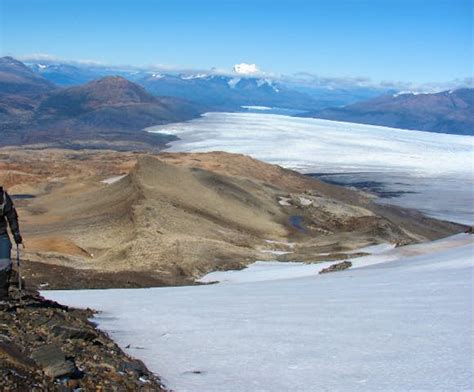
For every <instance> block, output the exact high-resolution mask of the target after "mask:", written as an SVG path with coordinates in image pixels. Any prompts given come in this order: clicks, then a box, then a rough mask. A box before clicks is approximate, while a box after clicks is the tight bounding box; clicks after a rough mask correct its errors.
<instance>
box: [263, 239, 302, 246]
mask: <svg viewBox="0 0 474 392" xmlns="http://www.w3.org/2000/svg"><path fill="white" fill-rule="evenodd" d="M265 242H266V243H267V244H278V245H285V246H288V247H290V248H294V246H295V245H296V242H284V241H275V240H265Z"/></svg>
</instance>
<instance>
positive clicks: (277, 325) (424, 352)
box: [42, 234, 474, 392]
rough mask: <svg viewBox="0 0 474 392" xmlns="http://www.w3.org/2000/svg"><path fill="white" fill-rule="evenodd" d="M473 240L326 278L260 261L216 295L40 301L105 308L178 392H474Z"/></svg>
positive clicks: (230, 277)
mask: <svg viewBox="0 0 474 392" xmlns="http://www.w3.org/2000/svg"><path fill="white" fill-rule="evenodd" d="M473 238H474V237H473V236H472V235H468V234H460V235H457V236H453V237H450V238H446V239H443V240H439V241H435V242H431V243H427V244H418V245H412V246H407V247H400V248H391V247H386V248H378V249H374V252H375V253H374V254H373V255H371V256H367V258H369V259H366V261H365V262H364V261H363V260H361V259H353V260H352V261H353V262H354V263H355V267H356V268H351V269H349V270H346V271H343V272H336V273H330V274H324V275H318V274H317V272H318V270H319V268H320V267H321V265H312V266H305V265H298V264H292V263H258V264H257V265H255V266H253V267H251V268H248V269H245V270H242V271H229V272H221V273H219V274H220V275H219V276H218V278H219V280H221V281H223V283H218V284H213V285H205V286H193V287H179V288H151V289H110V290H80V291H47V292H43V293H42V294H43V295H45V296H46V297H47V298H49V299H53V300H55V301H59V302H61V303H64V304H67V305H70V306H76V307H91V308H94V309H97V310H99V311H100V313H99V314H97V315H96V317H95V318H94V321H95V322H96V323H98V325H99V327H100V328H101V329H103V330H105V331H106V332H108V333H109V334H110V335H111V337H112V338H113V339H114V340H115V341H116V342H117V343H118V344H119V345H120V346H121V347H122V348H123V349H124V350H125V351H126V352H128V353H129V354H131V355H133V356H135V357H137V358H140V359H142V360H143V361H144V362H145V363H146V365H147V366H148V367H149V368H150V369H151V370H152V371H154V372H156V373H157V374H158V375H160V376H161V377H162V380H163V382H164V383H165V385H166V386H167V387H168V388H171V389H173V390H176V391H178V392H201V391H209V392H213V391H216V392H217V391H226V392H237V391H238V392H240V391H243V390H247V391H261V392H263V391H268V392H280V391H281V392H284V391H290V390H291V391H297V392H306V391H308V392H309V391H410V390H411V391H415V390H416V391H446V390H450V391H468V390H473V388H474V377H473V358H474V347H473V339H472V326H473V321H474V320H473V312H472V309H473V295H472V293H473V268H474V260H473V251H474V240H473ZM278 264H280V265H278ZM309 267H310V268H309ZM215 278H216V275H214V276H210V277H209V280H214V279H215Z"/></svg>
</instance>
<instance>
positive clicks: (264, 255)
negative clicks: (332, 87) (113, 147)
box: [0, 149, 463, 287]
mask: <svg viewBox="0 0 474 392" xmlns="http://www.w3.org/2000/svg"><path fill="white" fill-rule="evenodd" d="M3 151H4V155H3V158H5V159H4V162H3V163H2V165H1V166H0V181H2V182H3V183H4V185H5V186H6V187H7V189H9V191H10V193H11V194H12V195H14V196H15V195H16V203H17V205H18V206H19V210H20V216H21V223H22V226H23V227H24V232H25V238H26V241H25V242H26V246H27V252H28V253H27V255H26V256H27V258H28V259H29V260H31V263H30V264H29V269H28V271H30V273H31V274H32V275H35V276H36V278H35V279H36V280H35V281H36V282H37V283H42V281H43V280H44V281H47V282H48V283H50V284H51V285H52V286H55V287H57V285H58V283H57V282H54V279H52V278H51V276H54V275H57V274H58V273H60V274H62V275H63V276H65V277H70V279H71V280H74V271H80V273H78V274H77V279H79V280H81V279H83V280H88V283H87V285H91V286H94V285H98V286H104V285H105V283H103V281H104V280H107V278H106V276H112V275H113V277H112V278H111V279H110V285H114V284H115V285H119V286H129V285H132V286H133V285H138V286H139V285H153V284H182V283H189V282H192V281H193V280H194V279H195V278H197V277H199V276H201V275H203V274H205V273H208V272H210V271H213V270H220V269H230V268H240V267H243V266H245V265H246V264H248V263H251V262H253V261H255V260H266V259H280V260H304V261H307V262H317V261H319V260H323V259H328V258H334V257H339V258H340V257H341V253H342V252H349V253H351V251H353V250H355V249H357V248H360V247H363V246H366V245H370V244H376V243H380V242H390V243H395V244H402V243H410V242H418V241H423V240H426V239H434V238H439V237H443V236H446V235H449V234H451V233H453V232H456V231H461V230H462V229H463V228H462V227H461V226H458V225H454V224H450V223H446V222H440V221H436V220H433V219H428V218H425V217H423V216H421V215H420V214H418V213H416V212H414V211H407V210H402V209H399V208H395V207H383V206H380V205H377V204H375V203H373V201H372V199H371V197H369V196H368V195H366V194H362V193H359V192H355V191H352V190H349V189H345V188H341V187H337V186H333V185H328V184H325V183H322V182H320V181H317V180H313V179H311V178H308V177H306V176H302V175H300V174H298V173H296V172H293V171H290V170H286V169H282V168H281V167H278V166H274V165H269V164H265V163H262V162H259V161H256V160H254V159H251V158H249V157H247V156H243V155H235V154H228V153H220V152H216V153H206V154H159V155H154V156H153V155H140V154H131V153H118V152H110V151H82V152H71V151H64V150H43V151H35V152H34V155H33V154H32V152H28V151H25V150H18V151H17V150H13V149H8V150H3ZM33 156H34V158H33ZM40 262H41V263H42V264H39V263H40ZM48 266H54V267H48ZM52 271H55V272H54V273H53V272H52ZM127 273H129V276H128V277H127V276H126V275H127ZM110 274H112V275H110ZM124 274H125V275H124ZM94 276H97V277H98V278H97V279H99V280H100V282H101V283H100V284H99V283H98V282H97V280H96V281H95V283H94ZM66 281H67V279H66ZM63 283H64V284H66V283H67V282H63ZM75 283H77V282H75ZM132 283H133V284H132Z"/></svg>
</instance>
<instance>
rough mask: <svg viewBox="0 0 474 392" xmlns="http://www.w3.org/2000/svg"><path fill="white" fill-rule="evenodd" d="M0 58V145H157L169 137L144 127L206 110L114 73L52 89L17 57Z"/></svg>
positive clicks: (196, 114)
mask: <svg viewBox="0 0 474 392" xmlns="http://www.w3.org/2000/svg"><path fill="white" fill-rule="evenodd" d="M1 60H2V61H1V64H3V68H1V67H0V69H3V73H2V74H1V76H2V78H3V79H0V81H1V80H4V81H5V83H4V84H1V83H0V88H1V89H0V132H1V133H2V138H1V139H0V145H24V144H46V145H54V146H62V147H72V148H78V147H101V148H103V147H112V148H118V149H143V148H145V149H148V148H156V147H160V146H162V145H163V144H164V143H166V142H167V141H169V140H171V139H172V137H167V136H163V135H154V134H150V133H147V132H144V131H142V129H143V128H146V127H148V126H152V125H158V124H164V123H168V122H175V121H185V120H189V119H192V118H195V117H197V116H199V115H200V114H201V113H202V112H203V111H205V108H202V107H200V106H199V105H197V104H194V103H192V102H188V101H185V100H181V99H177V98H169V97H154V96H152V95H151V94H149V93H148V92H146V91H145V90H144V89H143V88H142V87H141V86H139V85H137V84H135V83H132V82H129V81H128V80H126V79H124V78H122V77H117V76H111V77H106V78H103V79H100V80H96V81H92V82H90V83H87V84H85V85H82V86H75V87H70V88H66V89H56V88H55V87H54V86H53V85H52V84H51V83H50V82H48V81H45V80H44V79H43V78H42V77H41V76H38V75H35V74H34V73H33V72H32V71H31V70H30V69H29V68H27V67H26V66H24V65H23V64H22V63H21V62H19V61H16V60H14V59H11V58H3V59H1ZM7 81H8V83H7ZM13 81H15V83H17V84H16V85H15V83H13ZM15 86H16V87H15Z"/></svg>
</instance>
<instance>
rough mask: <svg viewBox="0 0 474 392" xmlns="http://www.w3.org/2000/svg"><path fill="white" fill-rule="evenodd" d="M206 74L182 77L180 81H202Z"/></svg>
mask: <svg viewBox="0 0 474 392" xmlns="http://www.w3.org/2000/svg"><path fill="white" fill-rule="evenodd" d="M207 76H208V75H207V74H195V75H182V76H181V79H182V80H192V79H204V78H207Z"/></svg>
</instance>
